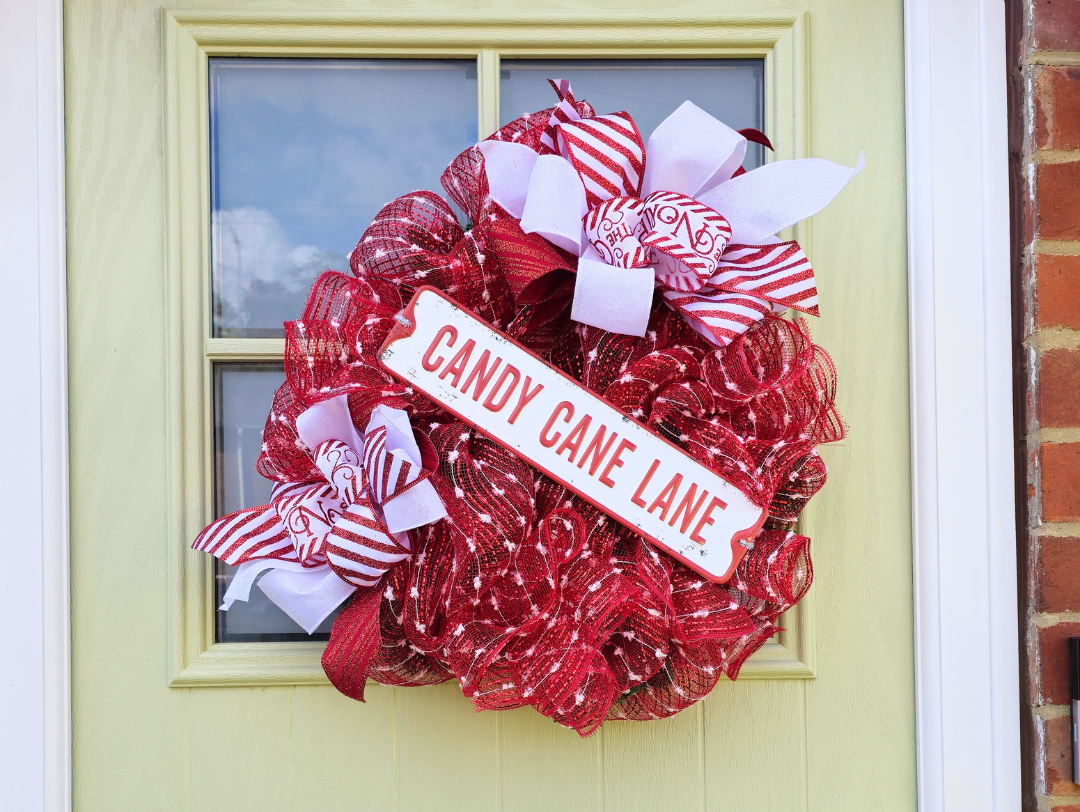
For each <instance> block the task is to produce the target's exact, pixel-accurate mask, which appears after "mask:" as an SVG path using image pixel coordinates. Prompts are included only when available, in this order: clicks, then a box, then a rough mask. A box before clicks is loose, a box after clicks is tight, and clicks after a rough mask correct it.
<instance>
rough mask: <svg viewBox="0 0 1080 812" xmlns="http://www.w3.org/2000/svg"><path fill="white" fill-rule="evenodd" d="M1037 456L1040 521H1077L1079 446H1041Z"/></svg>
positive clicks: (1078, 508)
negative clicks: (1039, 463) (1039, 479)
mask: <svg viewBox="0 0 1080 812" xmlns="http://www.w3.org/2000/svg"><path fill="white" fill-rule="evenodd" d="M1039 455H1040V458H1041V459H1040V462H1041V466H1040V467H1041V474H1042V476H1041V480H1042V518H1043V521H1044V522H1073V521H1076V520H1078V519H1080V443H1060V444H1058V443H1043V445H1042V448H1041V449H1040V451H1039Z"/></svg>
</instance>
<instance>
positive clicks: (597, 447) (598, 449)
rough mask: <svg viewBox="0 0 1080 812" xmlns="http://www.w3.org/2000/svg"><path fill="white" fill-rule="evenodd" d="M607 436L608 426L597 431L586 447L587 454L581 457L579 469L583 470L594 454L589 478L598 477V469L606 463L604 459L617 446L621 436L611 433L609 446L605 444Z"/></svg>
mask: <svg viewBox="0 0 1080 812" xmlns="http://www.w3.org/2000/svg"><path fill="white" fill-rule="evenodd" d="M606 434H607V426H603V425H602V426H600V428H598V429H597V430H596V434H594V435H593V437H592V439H591V440H590V441H589V444H588V445H587V446H585V453H584V454H582V455H581V459H580V460H578V464H577V467H578V468H583V467H584V466H585V463H586V461H588V459H589V455H590V454H592V458H593V461H592V464H591V465H590V466H589V476H596V469H597V468H599V467H600V463H602V462H603V461H604V457H606V456H607V453H608V452H609V451H610V450H611V447H612V446H613V445H614V444H615V439H616V438H617V437H618V436H619V435H618V434H616V433H615V432H611V436H610V437H609V438H608V441H607V444H606V445H605V444H604V437H605V435H606Z"/></svg>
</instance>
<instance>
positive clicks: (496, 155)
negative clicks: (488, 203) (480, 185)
mask: <svg viewBox="0 0 1080 812" xmlns="http://www.w3.org/2000/svg"><path fill="white" fill-rule="evenodd" d="M476 146H477V149H479V150H480V153H481V154H482V155H483V156H484V172H485V173H486V174H487V180H488V194H489V195H490V196H491V199H492V200H493V201H495V202H496V203H498V204H499V205H500V206H502V208H503V209H505V210H506V212H507V214H509V215H510V216H511V217H513V218H515V219H518V220H520V219H521V216H522V214H523V213H524V211H525V200H526V197H527V196H528V193H529V178H530V177H531V176H532V171H533V165H534V164H535V163H536V159H537V157H538V156H537V154H536V153H535V152H533V151H532V150H531V149H529V148H528V147H526V146H524V145H523V144H513V143H511V142H509V141H481V142H480V143H479V144H477V145H476ZM582 194H584V190H582Z"/></svg>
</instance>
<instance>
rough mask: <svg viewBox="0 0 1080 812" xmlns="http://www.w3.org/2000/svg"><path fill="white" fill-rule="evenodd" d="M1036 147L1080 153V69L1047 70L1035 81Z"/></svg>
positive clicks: (1052, 68)
mask: <svg viewBox="0 0 1080 812" xmlns="http://www.w3.org/2000/svg"><path fill="white" fill-rule="evenodd" d="M1074 1H1075V0H1074ZM1035 146H1036V147H1037V148H1039V149H1064V150H1069V149H1080V68H1056V67H1050V68H1044V69H1043V71H1042V72H1041V73H1040V74H1039V76H1038V78H1037V79H1036V80H1035Z"/></svg>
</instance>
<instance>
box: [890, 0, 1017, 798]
mask: <svg viewBox="0 0 1080 812" xmlns="http://www.w3.org/2000/svg"><path fill="white" fill-rule="evenodd" d="M904 10H905V34H906V36H905V40H906V42H905V51H906V67H907V70H906V74H907V94H906V95H907V111H906V121H907V178H908V190H907V191H908V273H909V308H910V312H909V320H910V321H909V323H910V331H911V332H910V335H911V355H910V359H911V431H912V520H913V521H912V525H913V544H914V588H915V602H914V605H915V667H916V674H915V678H916V718H917V742H918V773H919V809H920V810H922V812H939V811H943V810H949V811H950V812H951V810H960V809H965V810H966V809H971V810H976V809H977V810H997V811H1000V812H1006V811H1008V812H1012V810H1017V809H1019V808H1020V724H1019V720H1020V716H1019V702H1020V687H1019V654H1018V644H1017V634H1018V620H1017V602H1016V601H1017V597H1016V523H1015V521H1016V513H1015V499H1014V492H1013V480H1014V477H1013V470H1014V468H1013V466H1014V461H1013V460H1014V457H1013V455H1014V445H1013V410H1012V391H1013V389H1012V380H1013V379H1012V350H1011V347H1012V319H1011V309H1010V259H1009V186H1008V167H1007V157H1008V153H1007V129H1008V110H1007V105H1006V84H1005V81H1006V73H1005V59H1006V53H1005V6H1004V3H1002V2H1001V0H947V1H946V2H934V1H933V0H906V2H905V4H904Z"/></svg>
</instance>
